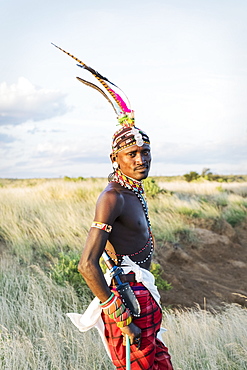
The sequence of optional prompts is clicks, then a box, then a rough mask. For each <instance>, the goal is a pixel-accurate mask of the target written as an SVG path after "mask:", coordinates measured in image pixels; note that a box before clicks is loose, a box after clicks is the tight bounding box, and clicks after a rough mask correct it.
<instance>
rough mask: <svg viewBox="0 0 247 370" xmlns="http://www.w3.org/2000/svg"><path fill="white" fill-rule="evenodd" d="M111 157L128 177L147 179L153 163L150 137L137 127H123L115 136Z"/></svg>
mask: <svg viewBox="0 0 247 370" xmlns="http://www.w3.org/2000/svg"><path fill="white" fill-rule="evenodd" d="M110 157H111V160H112V162H116V163H117V164H118V168H119V169H120V170H121V171H122V172H123V173H124V174H125V175H126V176H128V177H131V178H133V179H135V180H138V181H140V180H143V179H145V178H146V177H147V176H148V173H149V169H150V163H151V153H150V140H149V137H148V136H147V134H145V133H144V132H143V131H142V130H140V129H138V128H136V127H122V128H121V129H120V130H119V131H117V132H116V133H115V134H114V135H113V143H112V153H111V155H110Z"/></svg>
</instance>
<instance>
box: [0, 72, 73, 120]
mask: <svg viewBox="0 0 247 370" xmlns="http://www.w3.org/2000/svg"><path fill="white" fill-rule="evenodd" d="M69 110H70V108H69V107H68V106H67V105H66V103H65V94H63V93H61V92H60V91H58V90H48V89H44V88H40V87H37V86H34V85H33V84H32V83H31V82H30V81H29V80H28V79H26V78H24V77H20V78H19V79H18V82H17V83H16V84H12V85H7V83H6V82H3V83H1V84H0V125H13V126H16V125H20V124H21V123H23V122H26V121H28V120H32V121H41V120H44V119H48V118H52V117H55V116H60V115H63V114H65V113H66V112H68V111H69Z"/></svg>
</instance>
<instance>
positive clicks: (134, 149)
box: [53, 44, 173, 370]
mask: <svg viewBox="0 0 247 370" xmlns="http://www.w3.org/2000/svg"><path fill="white" fill-rule="evenodd" d="M53 45H54V44H53ZM54 46H56V45H54ZM56 47H57V48H58V49H60V50H62V51H63V52H64V53H66V54H68V55H69V56H70V57H72V58H73V59H75V60H76V61H77V62H78V63H79V67H82V68H84V69H86V70H88V71H89V72H90V73H92V74H93V75H94V77H96V79H97V80H98V81H99V82H100V83H101V84H102V86H103V87H104V89H105V90H106V92H105V91H103V90H102V89H101V88H99V86H97V85H94V84H92V83H91V82H88V81H85V80H83V79H81V78H79V77H77V78H78V80H79V81H80V82H82V83H84V84H86V85H87V86H90V87H92V88H94V89H96V90H97V91H99V92H100V93H101V94H102V95H103V96H104V97H105V98H106V99H107V101H108V102H109V103H110V104H111V105H112V107H113V109H114V111H115V113H116V114H117V116H118V121H119V123H120V125H121V126H122V127H121V128H120V130H118V131H117V132H116V133H115V134H114V136H113V142H112V153H111V155H110V157H111V161H112V164H113V169H114V173H113V174H112V176H111V178H110V181H109V184H108V186H107V187H106V188H105V190H104V191H103V192H102V193H101V195H100V197H99V199H98V201H97V205H96V211H95V218H94V221H93V223H92V226H91V229H90V231H89V234H88V238H87V241H86V245H85V247H84V250H83V253H82V256H81V259H80V263H79V266H78V269H79V271H80V273H81V274H82V276H83V277H84V279H85V280H86V282H87V284H88V286H89V288H90V289H91V290H92V292H93V293H94V295H95V296H96V297H95V299H94V300H93V301H92V303H91V304H90V305H89V307H88V308H87V310H86V312H85V313H84V315H80V314H76V313H70V314H68V316H69V317H70V319H71V320H72V322H73V323H74V324H75V325H76V326H77V327H78V328H79V330H80V331H86V330H88V329H90V328H91V327H93V326H95V327H97V329H98V330H99V332H100V334H101V338H102V340H103V342H104V344H105V347H106V349H107V351H108V354H109V355H110V357H111V359H112V362H113V364H114V365H115V366H116V368H117V369H119V370H121V369H125V367H126V355H125V347H124V344H125V342H124V339H125V336H126V335H128V336H129V338H130V343H131V354H130V359H131V369H132V370H138V369H142V370H172V369H173V367H172V364H171V361H170V355H169V354H168V349H167V348H166V347H165V345H164V344H163V342H162V341H161V340H160V339H158V337H157V335H158V332H159V330H160V325H161V321H162V311H161V307H160V305H159V300H160V297H159V293H158V291H157V288H156V286H155V285H154V277H153V275H152V274H151V273H150V272H149V268H150V264H151V258H152V253H153V237H152V232H151V225H150V222H149V218H148V209H147V204H146V200H145V197H144V189H143V185H142V180H143V179H145V178H146V177H147V176H148V173H149V169H150V164H151V153H150V141H149V138H148V136H147V135H146V134H145V133H144V132H143V131H142V130H140V129H138V128H136V127H135V125H134V112H133V111H132V110H131V109H129V108H128V106H127V104H126V103H125V102H124V100H123V99H122V97H121V96H120V95H119V94H117V93H116V92H115V91H114V90H113V89H112V88H111V87H110V86H109V85H112V86H113V87H114V88H115V87H117V86H116V85H115V84H113V83H112V82H110V81H109V80H108V79H107V78H106V77H103V76H102V75H101V74H99V73H98V72H97V71H95V70H94V69H93V68H91V67H89V66H87V65H86V64H85V63H83V62H82V61H81V60H79V59H77V58H76V57H74V56H73V55H71V54H69V53H68V52H66V51H65V50H63V49H61V48H59V47H58V46H56ZM104 250H105V251H106V252H107V253H108V255H110V256H111V258H112V260H114V261H115V263H116V265H118V266H121V268H122V269H123V272H124V274H122V275H120V278H121V280H122V283H124V282H128V283H129V284H130V286H131V288H132V290H133V292H134V295H135V297H136V299H137V300H138V302H139V306H140V316H139V317H132V314H131V312H130V310H129V309H128V307H126V306H125V304H124V303H123V301H122V299H121V298H120V296H119V294H118V292H117V289H116V287H115V285H116V284H115V281H114V279H113V280H112V279H111V278H109V276H108V278H105V276H104V275H103V273H102V270H101V268H100V264H99V260H100V257H101V255H102V253H103V252H104ZM106 279H107V281H106Z"/></svg>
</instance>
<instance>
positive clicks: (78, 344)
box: [0, 256, 247, 370]
mask: <svg viewBox="0 0 247 370" xmlns="http://www.w3.org/2000/svg"><path fill="white" fill-rule="evenodd" d="M0 297H1V310H0V368H1V369H3V370H16V369H18V370H78V369H81V370H88V369H92V370H99V369H100V370H110V369H113V368H114V367H113V366H112V364H111V362H110V360H109V358H108V357H107V355H106V353H105V350H104V348H103V345H102V343H101V340H100V338H99V335H98V333H97V332H96V331H90V332H87V333H80V332H79V331H78V330H77V329H76V328H75V327H74V326H73V325H72V324H71V322H70V320H69V319H68V318H67V317H66V315H65V313H66V312H82V311H83V310H84V308H85V307H84V306H83V304H81V303H80V302H79V301H78V298H77V297H76V295H75V293H74V291H73V289H71V288H70V287H59V286H57V285H56V284H54V282H53V281H52V280H51V279H50V278H49V277H48V276H47V275H46V274H44V272H43V271H42V270H41V269H40V268H39V267H38V266H35V265H33V266H32V265H31V266H29V267H27V268H25V269H23V267H21V266H20V265H19V263H18V261H16V260H15V258H12V257H11V258H10V256H8V257H7V256H5V257H3V258H2V260H1V276H0ZM163 317H164V320H163V321H164V322H163V325H164V326H165V327H166V328H167V329H168V331H167V332H166V333H165V334H164V336H163V338H164V340H165V342H166V345H167V346H168V347H169V351H170V353H171V355H172V361H173V365H174V369H175V370H187V369H188V370H206V369H208V370H219V369H221V370H245V369H247V351H246V348H247V336H246V327H247V311H246V309H243V308H241V307H239V306H236V305H233V306H227V307H226V308H225V309H224V311H223V312H221V313H215V314H214V313H210V312H207V311H205V310H202V309H200V308H199V307H196V308H195V309H190V310H176V311H165V312H164V316H163Z"/></svg>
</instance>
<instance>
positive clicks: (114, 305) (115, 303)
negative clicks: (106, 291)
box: [103, 297, 123, 316]
mask: <svg viewBox="0 0 247 370" xmlns="http://www.w3.org/2000/svg"><path fill="white" fill-rule="evenodd" d="M122 304H123V302H122V300H121V299H120V298H119V297H117V298H116V299H115V300H114V301H113V302H112V304H111V305H109V306H107V307H106V308H103V311H104V313H105V314H106V315H108V316H109V315H111V314H112V313H113V312H115V311H117V310H118V309H119V307H120V306H121V305H122Z"/></svg>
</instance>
